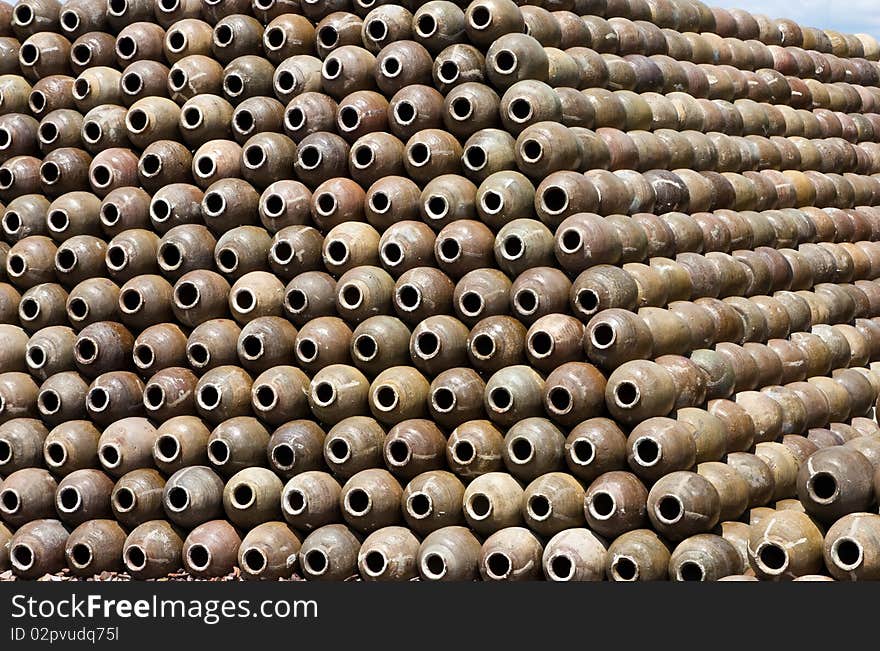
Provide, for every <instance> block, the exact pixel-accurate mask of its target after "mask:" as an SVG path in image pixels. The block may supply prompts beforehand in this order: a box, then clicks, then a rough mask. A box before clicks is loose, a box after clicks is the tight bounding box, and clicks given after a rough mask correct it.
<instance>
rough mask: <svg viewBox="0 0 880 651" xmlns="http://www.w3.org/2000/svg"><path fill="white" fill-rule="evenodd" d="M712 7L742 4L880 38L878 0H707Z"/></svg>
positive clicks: (768, 13)
mask: <svg viewBox="0 0 880 651" xmlns="http://www.w3.org/2000/svg"><path fill="white" fill-rule="evenodd" d="M706 1H707V4H708V5H709V6H719V7H726V8H733V7H738V8H740V9H745V10H746V11H750V12H752V13H756V14H764V15H766V16H770V17H771V18H791V19H792V20H796V21H797V22H798V23H801V24H802V25H808V26H810V27H818V28H820V29H836V30H838V31H842V32H849V33H858V32H865V33H868V34H873V35H874V36H877V37H878V38H880V10H878V2H877V0H845V1H842V2H832V1H831V0H706Z"/></svg>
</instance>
